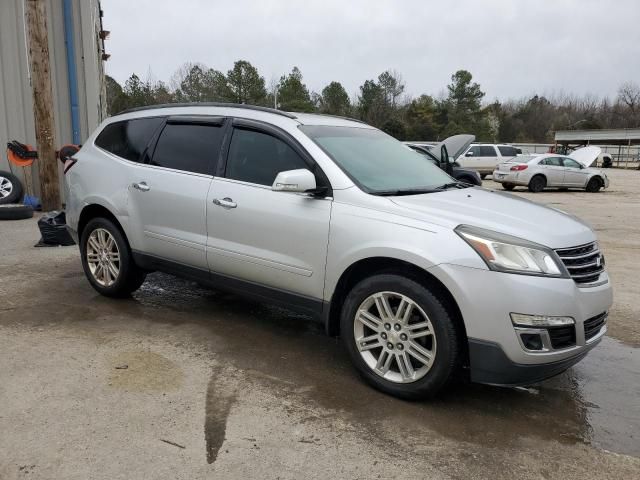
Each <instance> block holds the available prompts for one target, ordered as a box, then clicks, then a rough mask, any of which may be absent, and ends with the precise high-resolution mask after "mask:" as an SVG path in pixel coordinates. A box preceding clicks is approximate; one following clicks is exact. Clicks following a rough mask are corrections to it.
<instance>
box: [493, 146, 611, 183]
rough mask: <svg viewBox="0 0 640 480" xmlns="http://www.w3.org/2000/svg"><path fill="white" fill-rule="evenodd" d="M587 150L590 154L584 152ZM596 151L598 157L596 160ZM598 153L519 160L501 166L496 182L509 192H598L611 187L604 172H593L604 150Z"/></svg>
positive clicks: (494, 176)
mask: <svg viewBox="0 0 640 480" xmlns="http://www.w3.org/2000/svg"><path fill="white" fill-rule="evenodd" d="M587 149H589V150H590V151H589V152H580V150H587ZM595 149H597V150H598V153H597V154H595V157H593V154H594V153H595ZM595 149H594V147H586V148H582V149H580V150H576V151H575V152H574V153H573V154H571V155H570V156H565V155H559V154H556V153H548V154H544V155H535V156H522V157H516V158H514V159H513V160H512V161H509V162H504V163H501V164H499V165H498V166H497V168H496V170H495V171H494V172H493V181H494V182H498V183H501V184H502V188H504V189H505V190H513V189H514V188H515V187H516V186H526V187H528V188H529V190H530V191H531V192H541V191H543V190H544V189H545V188H567V189H568V188H579V189H584V190H586V191H587V192H597V191H599V190H600V189H601V188H607V187H608V186H609V179H608V178H607V175H606V174H605V173H604V172H603V171H602V170H600V169H598V168H590V165H591V164H592V163H593V161H595V158H597V156H598V155H599V151H600V149H599V148H597V147H595ZM587 153H588V155H587ZM574 154H575V155H574ZM581 154H582V155H581ZM592 157H593V160H591V158H592Z"/></svg>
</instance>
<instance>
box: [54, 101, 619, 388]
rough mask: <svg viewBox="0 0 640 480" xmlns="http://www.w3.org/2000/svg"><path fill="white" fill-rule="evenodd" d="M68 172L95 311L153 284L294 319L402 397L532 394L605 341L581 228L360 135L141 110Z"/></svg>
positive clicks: (599, 268)
mask: <svg viewBox="0 0 640 480" xmlns="http://www.w3.org/2000/svg"><path fill="white" fill-rule="evenodd" d="M445 151H446V147H444V146H443V149H442V152H443V153H444V152H445ZM64 172H65V188H66V199H67V211H66V213H67V224H68V228H69V230H70V232H71V233H72V236H73V237H74V239H76V240H77V243H78V245H79V248H80V260H81V262H82V268H83V269H84V272H85V275H86V277H87V280H88V282H89V283H90V284H91V286H92V287H93V288H94V289H95V290H96V291H97V292H99V293H100V294H102V295H105V296H109V297H125V296H128V295H130V294H131V292H134V291H135V290H136V289H138V288H139V287H140V286H141V285H142V283H143V282H144V281H145V278H146V276H147V274H148V273H149V272H152V271H162V272H166V273H170V274H174V275H178V276H182V277H185V278H188V279H192V280H195V281H197V282H199V283H202V284H208V285H211V286H214V287H216V288H218V289H221V290H227V291H231V292H235V293H237V294H239V295H243V296H247V297H251V298H254V299H258V300H259V301H263V302H270V303H275V304H280V305H285V306H287V307H288V308H294V309H298V310H300V311H303V312H305V313H306V314H307V316H311V317H316V318H318V319H320V320H321V321H322V322H323V323H324V325H325V328H326V331H327V333H328V334H329V335H333V336H340V337H341V338H342V342H343V345H344V348H345V350H346V352H347V353H348V355H349V358H350V359H351V361H352V363H353V365H354V367H355V369H356V370H357V371H358V372H359V374H360V375H361V376H362V378H363V379H364V380H365V381H367V382H368V383H369V384H371V385H372V386H374V387H375V388H378V389H380V390H382V391H384V392H387V393H390V394H393V395H396V396H399V397H402V398H424V397H427V396H431V395H434V394H435V393H437V392H438V391H439V390H440V389H441V388H442V387H443V386H445V385H446V384H447V383H448V382H449V381H450V380H451V379H452V378H454V377H456V376H457V375H458V374H462V375H468V376H469V377H470V379H471V380H472V381H475V382H481V383H488V384H499V385H522V384H530V383H533V382H537V381H540V380H543V379H545V378H547V377H550V376H553V375H556V374H558V373H560V372H562V371H564V370H566V369H567V368H569V367H570V366H571V365H573V364H575V363H576V362H578V361H579V360H580V359H582V358H583V357H584V356H585V355H586V354H587V353H588V352H589V351H590V350H591V349H592V348H593V347H595V346H596V345H597V344H598V342H599V341H600V340H601V339H602V337H603V336H604V335H605V332H606V329H607V327H606V320H607V312H608V310H609V308H610V306H611V303H612V291H611V283H610V281H609V277H608V274H607V271H606V269H605V266H604V257H603V254H602V251H601V249H600V247H599V245H598V242H597V238H596V234H595V232H594V231H593V230H592V229H591V228H590V227H589V226H588V225H587V224H585V223H584V222H583V221H581V220H579V219H578V218H576V217H574V216H571V215H568V214H566V213H563V212H561V211H559V210H556V209H552V208H547V207H544V206H542V205H538V204H536V203H534V202H531V201H528V200H526V199H522V198H516V197H514V196H513V195H509V194H505V193H503V192H493V191H490V190H486V189H483V188H481V187H474V186H470V185H468V184H466V183H461V182H458V181H456V180H455V179H453V178H452V177H451V176H449V175H448V174H447V173H446V172H444V171H443V170H442V169H440V168H438V167H437V166H435V165H434V164H433V163H431V162H428V161H425V159H424V157H423V156H422V155H420V154H418V153H416V152H414V151H412V150H411V149H409V148H407V146H406V145H403V144H402V143H401V142H399V141H397V140H396V139H394V138H392V137H391V136H389V135H387V134H385V133H384V132H382V131H380V130H378V129H376V128H373V127H371V126H369V125H366V124H364V123H362V122H359V121H356V120H350V119H345V118H338V117H332V116H327V115H312V114H303V113H288V112H282V111H278V110H272V109H268V108H264V107H252V106H248V105H229V104H206V103H205V104H195V105H188V104H187V105H180V104H174V105H165V106H154V107H144V108H139V109H133V110H130V111H127V112H123V113H121V114H119V115H116V116H113V117H110V118H108V119H106V120H105V121H104V122H103V123H102V124H101V125H100V126H99V127H98V128H97V130H96V131H95V132H94V133H93V134H92V135H91V136H89V138H88V139H87V141H86V142H85V144H84V145H83V146H82V148H81V149H80V150H79V151H78V152H77V153H76V154H74V155H73V156H72V157H69V158H67V159H66V161H65V167H64ZM551 227H552V228H551ZM223 320H225V321H233V320H234V319H233V318H224V319H223ZM257 321H264V322H269V321H270V320H269V319H268V318H264V319H260V320H257ZM290 340H291V341H292V342H293V341H296V339H295V338H291V339H290ZM251 341H252V340H251V339H250V338H248V339H246V342H247V346H246V348H247V349H249V350H251V349H253V350H251V356H256V355H257V356H259V354H260V349H257V350H256V349H255V348H254V347H252V346H251ZM318 341H322V340H320V339H318ZM255 360H256V361H260V359H259V358H256V359H255ZM335 361H336V362H340V361H342V360H341V359H340V358H336V359H335Z"/></svg>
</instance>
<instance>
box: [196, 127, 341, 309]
mask: <svg viewBox="0 0 640 480" xmlns="http://www.w3.org/2000/svg"><path fill="white" fill-rule="evenodd" d="M236 122H237V121H236ZM245 123H246V122H245ZM301 153H302V152H301V151H300V147H298V146H297V145H294V144H293V143H292V142H291V141H290V140H288V139H287V138H286V137H285V136H284V135H282V136H279V135H277V134H276V133H274V131H272V130H270V129H266V127H265V130H261V129H260V128H258V127H256V126H255V125H254V126H252V127H251V128H249V127H247V126H237V127H235V128H234V131H233V135H232V137H231V142H230V145H229V151H228V156H227V162H226V169H225V173H224V176H223V177H216V178H214V180H213V183H212V186H211V189H210V191H209V197H208V199H207V225H208V230H209V238H208V243H207V259H208V263H209V268H210V269H211V272H212V273H213V274H221V275H224V276H229V277H233V278H236V279H241V280H246V281H249V282H252V283H254V284H257V285H259V286H267V287H272V288H276V289H278V290H281V291H284V292H286V293H295V294H297V295H302V296H304V297H311V298H312V299H316V300H318V299H322V297H323V289H324V273H325V263H326V257H327V244H328V237H329V219H330V213H331V204H332V202H331V199H330V198H314V197H309V196H304V195H300V194H297V193H289V192H278V191H273V190H271V185H272V184H273V181H274V179H275V177H276V175H277V174H278V173H279V172H281V171H286V170H295V169H300V168H307V169H310V170H312V171H313V170H314V168H315V167H314V166H313V165H310V159H309V158H306V156H304V155H301ZM303 157H304V158H303ZM316 176H317V175H316Z"/></svg>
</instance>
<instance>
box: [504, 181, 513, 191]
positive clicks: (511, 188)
mask: <svg viewBox="0 0 640 480" xmlns="http://www.w3.org/2000/svg"><path fill="white" fill-rule="evenodd" d="M502 188H504V189H505V190H509V191H511V190H513V189H514V188H516V186H515V185H514V184H513V183H503V184H502Z"/></svg>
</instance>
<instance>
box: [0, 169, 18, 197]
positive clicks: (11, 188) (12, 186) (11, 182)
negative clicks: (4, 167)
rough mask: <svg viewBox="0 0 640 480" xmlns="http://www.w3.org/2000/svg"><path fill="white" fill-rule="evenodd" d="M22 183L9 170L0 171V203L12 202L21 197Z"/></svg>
mask: <svg viewBox="0 0 640 480" xmlns="http://www.w3.org/2000/svg"><path fill="white" fill-rule="evenodd" d="M22 192H23V189H22V183H21V182H20V179H19V178H18V177H16V176H15V175H14V174H13V173H11V172H5V171H0V205H6V204H10V203H11V204H14V203H16V202H19V201H20V199H21V198H22Z"/></svg>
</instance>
